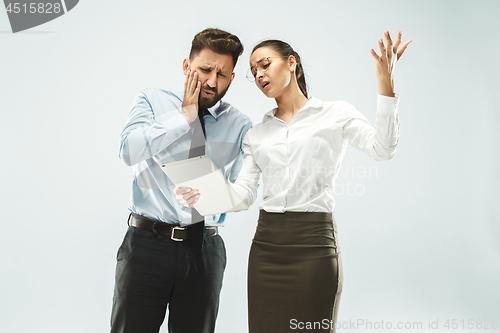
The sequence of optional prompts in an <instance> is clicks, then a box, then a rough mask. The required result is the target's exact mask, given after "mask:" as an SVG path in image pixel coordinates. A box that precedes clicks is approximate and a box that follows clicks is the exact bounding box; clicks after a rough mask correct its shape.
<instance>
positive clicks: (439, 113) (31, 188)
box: [0, 0, 500, 333]
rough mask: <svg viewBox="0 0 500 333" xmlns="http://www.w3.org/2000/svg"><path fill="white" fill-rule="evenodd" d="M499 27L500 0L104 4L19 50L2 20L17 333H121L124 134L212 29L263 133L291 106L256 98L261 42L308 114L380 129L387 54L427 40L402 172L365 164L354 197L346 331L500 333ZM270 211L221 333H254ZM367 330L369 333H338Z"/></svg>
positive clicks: (345, 173) (231, 218)
mask: <svg viewBox="0 0 500 333" xmlns="http://www.w3.org/2000/svg"><path fill="white" fill-rule="evenodd" d="M499 12H500V2H499V1H495V0H492V1H485V0H482V1H457V0H454V1H422V0H420V1H387V0H379V1H369V0H366V1H356V0H352V1H319V0H309V1H306V2H304V1H292V0H290V1H260V2H259V1H257V2H247V1H245V2H243V1H242V2H236V1H188V2H184V3H182V2H180V1H165V0H163V1H160V0H147V1H146V0H144V1H131V0H120V1H118V0H108V1H96V0H87V1H80V3H79V4H78V5H77V6H76V7H75V8H74V9H73V10H72V11H70V12H68V13H67V14H66V15H64V16H62V17H60V18H58V19H56V20H54V21H51V22H49V23H47V24H44V25H42V26H39V27H35V28H33V29H31V30H28V31H26V32H23V33H17V34H12V32H11V31H10V25H9V22H8V18H7V14H6V12H5V11H4V10H3V9H2V10H0V115H1V118H0V119H1V120H0V140H1V141H0V142H1V145H0V170H1V176H2V177H1V180H0V205H1V215H0V216H1V233H0V237H1V240H0V313H1V315H0V331H1V332H9V333H10V332H12V333H14V332H36V333H45V332H50V333H54V332H64V333H68V332H106V331H109V317H110V312H111V300H112V294H113V286H114V268H115V256H116V251H117V249H118V246H119V245H120V243H121V241H122V237H123V235H124V233H125V230H126V219H127V216H128V212H127V203H128V198H129V195H130V190H131V180H132V177H131V170H130V168H128V167H126V166H125V165H124V164H122V163H121V162H120V160H119V159H118V138H119V134H120V132H121V130H122V127H123V126H124V124H125V121H126V117H127V114H128V111H129V107H130V104H131V102H132V100H133V98H134V97H135V95H136V94H137V93H138V91H139V90H140V89H142V88H144V87H158V88H163V89H179V88H182V85H183V82H184V77H183V75H182V72H181V64H182V60H183V58H184V57H186V56H187V55H188V52H189V48H190V43H191V40H192V37H193V36H194V34H196V33H197V32H199V31H201V30H203V29H204V28H206V27H210V26H212V27H219V28H222V29H226V30H228V31H230V32H232V33H234V34H236V35H238V36H239V37H240V38H241V40H242V41H243V43H244V45H245V53H244V54H243V55H242V57H241V58H240V61H239V62H238V64H237V66H236V69H235V72H236V79H235V81H234V83H233V85H232V86H231V88H230V90H229V92H228V94H227V97H226V100H227V101H229V102H230V103H233V104H234V105H235V106H237V107H238V108H239V109H241V110H242V111H244V112H246V113H247V114H248V115H250V117H251V118H252V119H253V121H254V122H255V123H258V122H260V120H261V119H262V116H263V114H264V113H265V112H266V111H268V110H269V109H270V108H272V107H274V105H275V104H274V101H273V100H268V99H266V97H265V96H264V95H262V93H260V91H259V90H258V89H257V88H256V87H254V86H253V85H252V84H251V83H249V82H247V81H246V79H245V73H246V69H247V68H248V58H249V56H250V54H249V52H250V50H251V48H252V47H253V45H255V44H256V43H257V42H259V41H260V40H262V39H267V38H279V39H283V40H285V41H287V42H289V43H291V45H292V46H294V48H295V49H296V51H297V52H299V54H300V55H301V57H302V59H303V63H304V69H305V72H306V75H307V79H308V85H309V88H310V95H312V96H315V97H318V98H320V99H323V100H346V101H348V102H350V103H352V104H354V105H355V106H356V107H357V108H358V109H359V110H360V111H362V112H363V113H364V114H365V115H366V116H367V117H368V119H369V120H370V121H371V122H373V121H374V119H375V102H376V93H377V87H376V77H375V67H374V60H373V59H372V57H371V55H370V54H369V49H370V48H375V49H376V50H377V51H378V49H377V40H378V38H380V37H382V33H383V31H384V30H386V29H389V30H390V31H391V33H392V34H393V35H394V36H395V34H396V32H397V31H398V30H399V29H403V31H404V39H409V38H411V39H413V41H414V42H413V43H412V44H411V45H410V47H409V48H408V50H407V52H406V53H405V55H404V57H403V59H402V61H401V62H400V63H399V64H398V69H397V75H396V90H397V92H398V93H399V94H400V95H401V102H400V109H399V111H400V120H401V138H400V143H399V146H398V151H397V154H396V156H395V158H394V159H393V160H392V161H391V162H388V163H387V162H383V163H376V162H373V161H371V160H370V159H369V158H368V157H366V156H364V155H363V154H362V153H361V152H359V151H356V150H355V149H353V148H352V147H349V149H348V152H347V154H346V156H345V159H344V163H343V169H342V171H341V175H340V176H339V179H338V184H339V186H338V188H337V194H338V195H337V197H336V202H337V205H336V208H335V218H336V220H337V224H338V227H339V232H340V244H341V248H342V255H343V261H344V270H345V271H344V272H345V281H344V292H343V294H342V300H341V304H340V313H339V322H340V323H349V321H351V322H352V321H357V320H369V321H371V322H372V323H377V322H378V323H379V325H380V322H381V321H384V323H387V322H391V323H392V324H393V325H396V323H398V322H402V323H405V322H412V323H413V322H422V323H423V326H422V327H423V328H427V326H428V323H429V320H431V321H432V322H435V321H436V320H439V328H440V330H442V331H448V332H460V331H464V332H472V331H474V330H473V329H470V330H468V329H465V330H460V329H456V330H446V328H445V327H444V326H443V325H444V324H445V322H446V320H447V319H450V320H451V319H456V320H457V321H456V322H457V323H458V324H459V325H460V326H461V325H462V320H464V323H465V326H467V323H468V322H467V320H469V319H474V320H482V321H481V322H479V323H482V324H483V325H485V323H486V320H489V321H490V323H491V320H497V321H498V320H500V315H499V314H500V287H499V284H498V281H500V241H499V238H500V226H499V220H500V210H499V208H498V207H499V205H498V201H499V199H500V198H499V195H498V188H497V187H498V185H500V184H499V180H500V179H499V175H498V170H499V168H500V154H499V149H498V144H499V142H500V135H499V131H498V127H499V125H500V115H499V111H500V110H499V97H498V96H499V94H498V92H499V91H500V89H499V88H500V84H499V75H500V70H499V62H498V60H497V59H498V55H499V54H500V47H499V39H498V31H500V24H499V23H498V13H499ZM341 190H342V191H341ZM349 190H350V191H349ZM259 201H260V200H259ZM259 201H258V202H257V204H258V203H259ZM257 204H255V205H254V206H252V207H251V208H250V209H249V211H247V212H242V213H234V214H230V215H228V217H227V220H226V221H227V225H226V227H225V228H224V230H222V236H223V238H224V240H225V242H226V247H227V252H228V266H227V269H226V274H225V278H224V287H223V290H222V294H221V306H220V310H219V319H218V322H217V332H219V333H225V332H228V333H239V332H246V331H247V321H246V311H247V308H246V265H247V257H248V250H249V247H250V243H251V239H252V237H253V233H254V230H255V226H256V220H257V214H258V209H257ZM450 324H451V321H450ZM474 324H475V325H474V326H476V328H479V325H478V322H476V321H474ZM165 326H166V325H165ZM490 327H491V324H490ZM354 330H357V331H366V329H364V327H362V326H358V328H357V329H354V328H352V327H351V329H347V330H340V331H346V332H347V331H354ZM165 331H166V330H165ZM377 331H382V330H381V329H379V330H377ZM393 331H394V330H393ZM422 331H423V330H422ZM436 331H437V330H433V332H436ZM477 331H478V332H483V331H499V329H497V330H491V329H490V330H484V329H482V330H481V329H477Z"/></svg>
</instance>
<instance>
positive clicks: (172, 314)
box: [111, 29, 252, 333]
mask: <svg viewBox="0 0 500 333" xmlns="http://www.w3.org/2000/svg"><path fill="white" fill-rule="evenodd" d="M242 52H243V46H242V45H241V42H240V40H239V39H238V37H236V36H235V35H232V34H230V33H228V32H226V31H223V30H219V29H206V30H204V31H202V32H200V33H198V34H197V35H196V36H195V37H194V39H193V42H192V47H191V52H190V55H189V58H188V59H184V61H183V63H182V69H183V72H184V74H185V75H186V81H185V84H184V91H183V92H182V91H180V92H177V91H165V90H159V89H144V90H142V91H141V92H140V93H139V95H138V96H137V97H136V98H135V100H134V102H133V104H132V108H131V111H130V115H129V118H128V121H127V124H126V125H125V128H124V130H123V132H122V134H121V142H120V158H121V160H122V161H123V162H124V163H125V164H126V165H129V166H132V169H133V173H134V180H133V183H132V196H131V199H130V203H129V209H130V211H131V216H130V217H129V225H130V226H129V228H128V230H127V233H126V235H125V238H124V240H123V243H122V245H121V246H120V248H119V250H118V254H117V266H116V277H115V279H116V281H115V293H114V298H113V310H112V314H111V332H113V333H115V332H133V333H149V332H158V331H159V329H160V326H161V324H162V322H163V320H164V317H165V313H166V309H167V306H168V309H169V317H168V329H169V332H171V333H204V332H214V329H215V320H216V317H217V311H218V306H219V294H220V290H221V287H222V277H223V273H224V269H225V266H226V252H225V247H224V242H223V241H222V238H221V237H220V236H219V235H218V226H221V225H222V224H223V222H224V218H225V215H224V214H222V215H216V216H205V217H204V218H203V217H201V216H200V215H199V214H198V213H197V212H196V211H195V210H194V209H193V210H191V209H190V208H186V207H184V206H182V205H181V204H180V203H179V201H178V200H176V199H175V195H174V193H173V189H174V187H175V185H174V184H173V183H172V182H171V181H170V179H168V177H167V176H166V175H165V174H164V173H163V172H162V170H161V168H160V167H161V165H163V164H166V163H170V162H173V161H178V160H183V159H187V158H189V157H192V156H196V155H203V154H204V153H205V144H204V139H205V137H206V143H207V144H206V149H207V151H206V154H207V155H209V156H210V157H211V158H212V160H213V161H214V163H215V164H216V165H217V166H218V167H219V168H220V170H221V171H222V172H223V173H224V174H225V176H226V177H228V178H229V179H230V180H232V181H234V180H235V179H236V177H237V174H238V172H239V170H240V168H241V160H242V154H241V144H242V141H243V138H244V136H245V134H246V132H247V131H248V129H249V128H250V127H251V126H252V124H251V121H250V118H249V117H247V116H246V115H244V114H243V113H241V112H240V111H238V110H237V109H235V108H234V107H232V106H231V105H229V104H228V103H226V102H223V101H222V100H221V98H222V97H223V96H224V94H225V93H226V91H227V89H228V88H229V86H230V84H231V82H232V81H233V79H234V73H233V69H234V66H235V65H236V61H237V60H238V57H239V56H240V55H241V53H242ZM200 136H201V138H202V143H201V144H200V143H197V144H195V141H196V140H195V138H196V137H198V138H199V137H200ZM204 136H205V137H204ZM197 146H198V147H197ZM199 146H201V148H202V150H201V151H200V149H199V148H200V147H199ZM193 152H194V153H195V154H194V155H193ZM200 221H201V222H200Z"/></svg>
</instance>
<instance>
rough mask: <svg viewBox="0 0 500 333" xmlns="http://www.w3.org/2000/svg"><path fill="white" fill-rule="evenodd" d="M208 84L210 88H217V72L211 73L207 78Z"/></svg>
mask: <svg viewBox="0 0 500 333" xmlns="http://www.w3.org/2000/svg"><path fill="white" fill-rule="evenodd" d="M207 85H208V86H209V87H210V88H215V87H216V86H217V73H210V76H209V77H208V80H207Z"/></svg>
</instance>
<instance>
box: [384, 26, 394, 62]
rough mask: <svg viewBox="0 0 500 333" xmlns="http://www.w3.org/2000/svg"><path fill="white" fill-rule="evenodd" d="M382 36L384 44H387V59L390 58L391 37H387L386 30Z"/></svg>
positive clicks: (387, 32)
mask: <svg viewBox="0 0 500 333" xmlns="http://www.w3.org/2000/svg"><path fill="white" fill-rule="evenodd" d="M384 36H385V43H386V44H387V45H386V49H387V56H388V57H391V56H392V51H393V50H392V39H391V35H389V31H388V30H386V31H385V32H384Z"/></svg>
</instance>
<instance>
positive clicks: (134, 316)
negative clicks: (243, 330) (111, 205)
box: [111, 227, 226, 333]
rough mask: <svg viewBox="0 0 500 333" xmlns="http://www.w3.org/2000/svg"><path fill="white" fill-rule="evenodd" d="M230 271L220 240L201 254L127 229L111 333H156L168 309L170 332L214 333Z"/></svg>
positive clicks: (208, 242) (119, 260)
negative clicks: (221, 296) (223, 284)
mask: <svg viewBox="0 0 500 333" xmlns="http://www.w3.org/2000/svg"><path fill="white" fill-rule="evenodd" d="M225 267H226V249H225V247H224V242H223V240H222V238H221V237H220V236H219V235H216V236H212V237H208V238H206V239H205V241H204V243H203V247H202V249H201V251H199V252H194V251H192V250H191V249H190V248H189V246H188V245H187V244H185V243H183V242H176V241H173V240H171V239H170V237H168V236H164V235H161V234H157V235H154V234H153V232H151V231H147V230H143V229H139V228H136V227H129V228H128V230H127V233H126V234H125V238H124V239H123V243H122V245H121V246H120V248H119V249H118V254H117V264H116V276H115V291H114V296H113V310H112V314H111V332H112V333H153V332H154V333H158V332H159V330H160V326H161V324H162V323H163V320H164V319H165V313H166V309H167V306H168V310H169V316H168V331H169V332H170V333H213V332H214V330H215V320H216V318H217V312H218V308H219V294H220V290H221V287H222V278H223V274H224V269H225Z"/></svg>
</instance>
